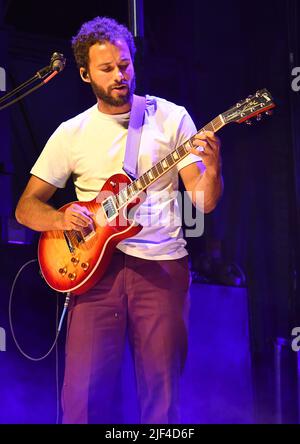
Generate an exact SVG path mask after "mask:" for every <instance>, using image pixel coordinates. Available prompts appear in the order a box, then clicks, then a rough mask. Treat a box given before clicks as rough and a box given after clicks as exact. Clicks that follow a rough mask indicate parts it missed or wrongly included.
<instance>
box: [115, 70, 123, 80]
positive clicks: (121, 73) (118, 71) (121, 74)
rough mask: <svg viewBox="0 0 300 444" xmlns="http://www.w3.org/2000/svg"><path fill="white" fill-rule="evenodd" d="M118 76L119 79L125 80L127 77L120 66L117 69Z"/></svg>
mask: <svg viewBox="0 0 300 444" xmlns="http://www.w3.org/2000/svg"><path fill="white" fill-rule="evenodd" d="M116 78H117V79H118V80H123V79H124V78H125V76H124V73H123V72H122V70H121V69H119V68H117V69H116Z"/></svg>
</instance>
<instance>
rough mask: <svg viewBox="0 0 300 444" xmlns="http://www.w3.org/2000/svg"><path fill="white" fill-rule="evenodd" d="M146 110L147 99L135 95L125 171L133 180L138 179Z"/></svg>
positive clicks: (126, 150)
mask: <svg viewBox="0 0 300 444" xmlns="http://www.w3.org/2000/svg"><path fill="white" fill-rule="evenodd" d="M145 109H146V97H144V96H137V95H135V94H134V95H133V101H132V107H131V112H130V118H129V126H128V135H127V142H126V148H125V156H124V162H123V170H124V171H125V173H126V174H128V175H129V176H130V177H131V178H132V179H136V178H137V163H138V154H139V148H140V142H141V137H142V129H143V123H144V116H145Z"/></svg>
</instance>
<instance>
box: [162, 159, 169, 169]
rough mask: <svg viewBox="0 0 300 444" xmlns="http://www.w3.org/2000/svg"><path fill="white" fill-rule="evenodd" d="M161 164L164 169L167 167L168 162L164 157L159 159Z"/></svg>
mask: <svg viewBox="0 0 300 444" xmlns="http://www.w3.org/2000/svg"><path fill="white" fill-rule="evenodd" d="M161 165H162V167H163V169H164V170H167V169H168V164H167V161H166V159H163V160H162V161H161Z"/></svg>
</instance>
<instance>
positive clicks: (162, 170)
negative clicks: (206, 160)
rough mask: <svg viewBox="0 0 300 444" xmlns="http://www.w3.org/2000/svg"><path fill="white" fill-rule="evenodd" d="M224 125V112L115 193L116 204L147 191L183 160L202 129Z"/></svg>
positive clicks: (211, 128)
mask: <svg viewBox="0 0 300 444" xmlns="http://www.w3.org/2000/svg"><path fill="white" fill-rule="evenodd" d="M224 125H226V123H225V120H224V118H223V116H222V114H219V115H218V116H217V117H216V118H215V119H213V120H212V121H211V122H209V123H208V124H207V125H205V126H204V127H203V128H201V129H200V130H199V131H198V132H197V133H196V134H194V135H193V136H192V137H191V138H190V139H189V140H187V141H186V142H184V143H183V144H182V145H180V146H179V147H177V148H176V149H175V150H174V151H172V152H171V153H170V154H168V155H167V156H166V157H165V158H164V159H162V160H160V161H159V162H157V163H156V164H155V165H154V166H153V167H151V168H150V169H149V170H148V171H146V172H145V173H144V174H142V175H141V176H140V177H139V178H138V179H135V180H134V181H132V182H131V183H130V184H129V185H128V186H127V187H126V188H124V189H123V190H121V191H120V192H119V193H118V194H116V195H115V204H116V206H117V208H121V207H122V206H124V205H126V204H127V203H128V202H129V201H131V200H132V199H133V198H135V197H136V196H137V195H138V194H139V193H140V192H142V191H145V190H146V189H147V188H148V187H149V186H150V185H152V183H154V182H155V181H157V180H158V179H160V178H161V177H162V176H163V175H164V174H166V173H167V172H168V171H170V170H171V169H172V168H173V167H174V166H175V165H177V163H179V162H180V161H181V160H183V159H184V158H185V157H186V156H187V155H188V154H189V151H188V148H190V147H192V146H193V139H194V137H195V136H196V135H197V134H199V133H201V132H202V131H213V132H217V131H218V130H219V129H221V128H222V127H223V126H224Z"/></svg>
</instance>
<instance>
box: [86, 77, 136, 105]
mask: <svg viewBox="0 0 300 444" xmlns="http://www.w3.org/2000/svg"><path fill="white" fill-rule="evenodd" d="M90 82H91V87H92V90H93V92H94V94H95V96H96V97H97V99H99V100H102V101H103V102H105V103H106V104H107V105H111V106H123V105H126V104H127V103H129V102H130V101H131V98H132V96H133V93H134V91H135V76H134V77H133V78H132V79H131V82H130V84H128V83H124V82H121V83H118V84H115V85H113V86H110V87H109V88H108V89H107V90H105V89H104V88H102V87H101V86H99V85H97V84H96V83H95V82H94V81H93V80H92V79H90ZM122 85H126V86H127V88H128V89H127V93H126V94H124V95H120V96H119V97H113V96H112V91H113V89H114V88H115V87H118V86H122Z"/></svg>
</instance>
